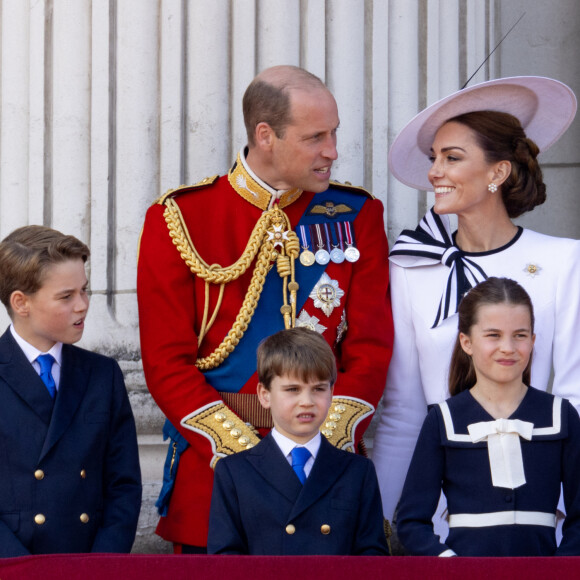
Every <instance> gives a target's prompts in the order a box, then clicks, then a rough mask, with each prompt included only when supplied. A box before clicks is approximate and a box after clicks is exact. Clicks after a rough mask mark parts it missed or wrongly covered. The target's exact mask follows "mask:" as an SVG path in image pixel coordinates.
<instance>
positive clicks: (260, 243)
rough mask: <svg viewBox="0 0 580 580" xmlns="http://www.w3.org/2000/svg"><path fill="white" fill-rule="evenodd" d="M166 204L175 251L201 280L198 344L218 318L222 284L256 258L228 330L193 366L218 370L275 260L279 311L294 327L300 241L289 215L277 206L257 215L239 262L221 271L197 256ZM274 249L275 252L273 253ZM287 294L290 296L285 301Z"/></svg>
mask: <svg viewBox="0 0 580 580" xmlns="http://www.w3.org/2000/svg"><path fill="white" fill-rule="evenodd" d="M165 206H166V207H165V211H164V213H163V216H164V218H165V221H166V223H167V227H168V228H169V235H170V237H171V239H172V241H173V243H174V244H175V246H176V248H177V251H178V252H179V254H180V255H181V257H182V259H183V260H184V261H185V263H186V264H187V265H188V266H189V269H190V270H191V272H192V273H193V274H194V275H195V276H199V277H200V278H201V279H203V280H204V281H205V307H204V315H203V321H202V326H201V330H200V332H199V337H198V343H199V345H201V342H202V340H203V338H204V336H205V335H206V334H207V332H208V331H209V329H210V328H211V326H212V324H213V323H214V321H215V319H216V317H217V314H218V311H219V309H220V307H221V304H222V299H223V294H224V286H225V284H227V283H228V282H231V281H232V280H236V279H238V278H239V277H240V276H242V275H243V274H244V273H245V272H246V270H247V269H248V268H249V267H250V264H251V263H252V261H253V260H254V258H256V256H257V259H256V265H255V266H254V272H253V274H252V279H251V282H250V285H249V287H248V290H247V292H246V296H245V298H244V302H243V304H242V307H241V308H240V311H239V313H238V315H237V317H236V320H235V322H234V324H233V326H232V328H231V329H230V331H229V332H228V334H227V335H226V337H225V338H224V340H223V341H222V342H221V344H220V345H219V346H218V347H217V348H216V349H215V350H214V351H213V352H212V353H211V354H210V355H209V356H206V357H204V358H199V359H197V361H196V363H195V366H196V367H197V368H199V369H200V370H202V371H207V370H210V369H214V368H216V367H218V366H219V365H221V364H222V363H223V362H224V360H225V359H226V358H227V357H228V356H229V355H230V353H231V352H233V351H234V349H235V348H236V346H237V345H238V344H239V342H240V340H241V339H242V337H243V336H244V333H245V332H246V330H247V328H248V325H249V324H250V321H251V320H252V317H253V316H254V312H255V310H256V307H257V305H258V301H259V300H260V295H261V294H262V290H263V288H264V283H265V281H266V275H267V274H268V272H269V271H270V268H271V267H272V265H273V261H274V260H276V265H277V270H278V275H279V276H280V277H281V278H283V280H284V286H283V306H282V307H281V308H280V311H281V313H282V315H283V317H284V326H285V327H286V328H291V327H293V326H294V325H295V320H296V293H297V291H298V284H297V283H296V279H295V268H294V261H295V259H296V258H297V257H298V255H299V253H300V242H299V240H298V236H297V235H296V233H295V232H293V231H292V229H291V225H290V220H289V219H288V216H287V215H286V214H285V213H284V212H283V211H282V210H281V209H280V208H278V207H274V208H273V209H270V210H268V211H265V212H264V213H263V214H262V215H261V217H260V219H259V220H258V222H257V223H256V225H255V226H254V229H253V231H252V234H251V235H250V239H249V241H248V244H247V245H246V248H245V249H244V251H243V253H242V255H241V256H240V258H239V259H238V260H237V261H236V262H235V263H234V264H232V265H231V266H226V267H222V266H220V265H219V264H212V265H209V264H207V263H206V262H205V261H204V260H203V259H202V258H201V256H200V255H199V253H198V252H197V250H196V249H195V246H194V245H193V242H192V240H191V237H190V235H189V231H188V229H187V226H186V224H185V221H184V219H183V215H182V213H181V210H180V209H179V206H178V205H177V203H176V201H175V200H174V199H173V198H171V197H169V198H167V199H166V200H165ZM278 247H279V248H280V249H279V250H277V248H278ZM288 279H290V281H289V280H288ZM209 284H219V285H220V293H219V297H218V302H217V304H216V307H215V309H214V312H213V314H212V316H211V318H210V320H209V322H208V321H207V316H208V313H209ZM288 291H289V292H290V299H289V300H288Z"/></svg>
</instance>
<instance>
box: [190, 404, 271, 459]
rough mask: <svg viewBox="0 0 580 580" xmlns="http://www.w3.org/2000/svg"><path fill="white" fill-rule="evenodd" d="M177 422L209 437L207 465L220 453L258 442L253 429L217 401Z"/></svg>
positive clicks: (248, 447)
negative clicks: (211, 451) (209, 455)
mask: <svg viewBox="0 0 580 580" xmlns="http://www.w3.org/2000/svg"><path fill="white" fill-rule="evenodd" d="M181 425H182V426H183V427H186V428H187V429H191V430H192V431H196V432H197V433H200V434H201V435H203V436H204V437H207V438H208V439H209V441H210V443H211V447H212V450H213V458H212V460H211V463H210V465H211V467H214V468H215V464H216V463H217V461H218V459H219V458H220V457H225V456H226V455H233V454H234V453H238V452H239V451H243V450H244V449H250V448H251V447H253V446H254V445H256V444H257V443H259V442H260V438H259V437H258V434H257V431H256V430H255V429H254V428H253V427H252V426H251V425H246V423H244V422H243V421H242V420H241V419H240V418H239V417H238V416H237V415H236V414H235V413H234V412H233V411H232V410H231V409H228V407H226V405H224V403H222V402H221V401H215V402H213V403H210V404H209V405H206V406H205V407H202V408H201V409H197V410H196V411H194V412H193V413H191V414H190V415H188V416H187V417H184V418H183V419H182V420H181Z"/></svg>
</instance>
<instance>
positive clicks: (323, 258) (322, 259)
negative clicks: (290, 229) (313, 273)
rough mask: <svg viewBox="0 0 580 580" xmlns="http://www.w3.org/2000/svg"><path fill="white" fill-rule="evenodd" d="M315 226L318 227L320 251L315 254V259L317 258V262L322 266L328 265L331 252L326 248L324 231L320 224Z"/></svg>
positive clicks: (317, 236)
mask: <svg viewBox="0 0 580 580" xmlns="http://www.w3.org/2000/svg"><path fill="white" fill-rule="evenodd" d="M314 228H315V229H316V238H317V240H318V244H317V246H318V251H317V252H316V254H314V259H315V260H316V263H317V264H320V265H321V266H326V264H328V262H330V254H329V253H328V251H327V250H326V248H325V245H326V244H325V243H324V240H323V239H322V231H321V229H320V224H315V225H314Z"/></svg>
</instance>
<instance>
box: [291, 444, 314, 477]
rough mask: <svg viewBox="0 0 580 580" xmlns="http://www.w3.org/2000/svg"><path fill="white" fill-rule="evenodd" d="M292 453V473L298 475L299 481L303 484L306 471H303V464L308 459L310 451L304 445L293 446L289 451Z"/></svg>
mask: <svg viewBox="0 0 580 580" xmlns="http://www.w3.org/2000/svg"><path fill="white" fill-rule="evenodd" d="M290 454H291V455H292V469H293V470H294V473H296V475H297V476H298V479H299V480H300V483H301V484H302V485H304V482H305V481H306V473H305V472H304V466H305V465H306V462H307V461H308V460H309V459H310V457H311V455H310V451H308V449H306V447H294V449H292V451H291V452H290Z"/></svg>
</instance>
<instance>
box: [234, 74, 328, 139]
mask: <svg viewBox="0 0 580 580" xmlns="http://www.w3.org/2000/svg"><path fill="white" fill-rule="evenodd" d="M294 89H302V90H313V89H314V90H320V89H323V90H328V89H327V88H326V85H325V84H324V83H323V82H322V81H321V80H320V79H319V78H318V77H317V76H316V75H313V74H312V73H310V72H308V71H307V70H304V69H303V68H300V67H297V66H287V65H282V66H275V67H272V68H269V69H266V70H265V71H262V73H260V74H259V75H258V76H257V77H256V78H255V79H254V80H253V81H252V82H251V83H250V85H249V86H248V88H247V89H246V92H245V93H244V98H243V100H242V107H243V112H244V123H245V125H246V132H247V134H248V143H249V145H250V146H253V145H255V139H254V134H255V131H256V127H257V126H258V124H259V123H267V124H268V125H270V127H272V130H273V131H274V133H275V134H276V136H277V137H278V138H279V139H281V138H283V137H284V132H285V130H286V127H287V126H288V125H290V124H291V123H292V117H291V112H290V93H291V91H292V90H294Z"/></svg>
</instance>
